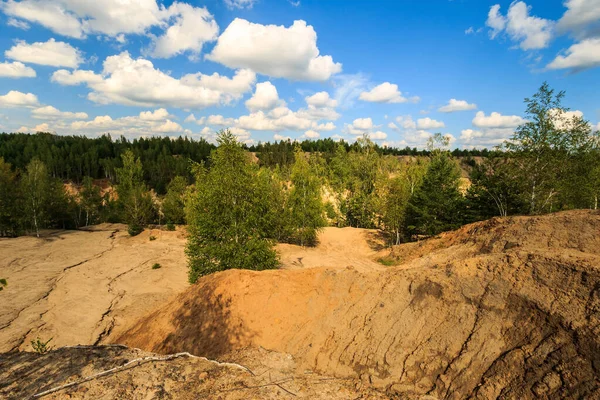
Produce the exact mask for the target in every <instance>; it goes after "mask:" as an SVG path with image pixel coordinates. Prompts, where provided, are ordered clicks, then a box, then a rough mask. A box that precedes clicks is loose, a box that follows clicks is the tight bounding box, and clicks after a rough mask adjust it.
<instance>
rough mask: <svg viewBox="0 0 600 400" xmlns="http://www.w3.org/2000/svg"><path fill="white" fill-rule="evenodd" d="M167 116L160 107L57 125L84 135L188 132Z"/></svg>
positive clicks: (131, 135)
mask: <svg viewBox="0 0 600 400" xmlns="http://www.w3.org/2000/svg"><path fill="white" fill-rule="evenodd" d="M169 117H170V115H169V112H168V111H167V110H165V109H163V108H160V109H156V110H153V111H142V112H140V114H139V115H136V116H128V117H122V118H117V119H113V118H112V117H111V116H109V115H102V116H98V117H95V118H94V119H92V120H88V121H84V120H81V121H74V122H72V123H70V124H69V125H66V124H64V123H63V125H62V126H61V125H58V126H61V128H62V129H61V131H70V132H72V133H78V134H86V135H96V134H101V133H106V132H110V133H114V134H121V135H124V136H128V137H138V136H151V135H154V134H171V133H189V131H185V130H184V129H183V127H182V126H181V125H179V124H178V123H177V122H174V121H172V120H171V119H169ZM59 124H60V122H59Z"/></svg>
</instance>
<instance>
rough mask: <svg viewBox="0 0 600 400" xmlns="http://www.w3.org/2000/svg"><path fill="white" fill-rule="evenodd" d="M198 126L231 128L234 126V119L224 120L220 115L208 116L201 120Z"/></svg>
mask: <svg viewBox="0 0 600 400" xmlns="http://www.w3.org/2000/svg"><path fill="white" fill-rule="evenodd" d="M198 124H200V125H203V124H206V125H212V126H215V125H216V126H227V127H230V128H231V127H233V126H234V125H235V119H234V118H225V117H224V116H222V115H209V116H208V117H207V118H201V119H200V120H199V121H198Z"/></svg>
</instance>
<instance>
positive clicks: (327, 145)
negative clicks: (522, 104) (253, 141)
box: [246, 138, 492, 167]
mask: <svg viewBox="0 0 600 400" xmlns="http://www.w3.org/2000/svg"><path fill="white" fill-rule="evenodd" d="M296 145H299V146H300V148H301V149H302V151H304V152H307V153H319V154H320V155H321V156H322V157H323V158H324V159H325V160H326V161H329V160H330V159H331V158H332V157H333V156H334V155H335V152H336V151H337V149H338V147H339V146H340V145H342V146H343V147H344V149H345V150H346V152H349V151H353V150H354V151H355V150H358V148H359V147H360V144H359V143H358V142H354V143H348V142H345V141H344V140H340V141H335V140H333V139H331V138H325V139H318V140H304V141H302V142H292V140H291V139H288V140H280V141H275V142H274V143H270V142H266V143H261V142H259V143H258V144H257V145H252V146H249V147H246V148H247V149H248V151H251V152H253V153H256V156H257V158H258V160H259V162H260V165H261V166H265V167H274V166H275V165H279V166H280V167H281V166H286V165H291V164H292V163H293V162H294V148H295V146H296ZM373 150H374V151H375V152H377V153H378V154H380V155H382V156H388V155H389V156H414V157H427V156H429V155H430V151H429V150H428V149H420V150H419V149H417V148H416V147H413V148H410V147H408V146H407V147H405V148H403V149H398V148H395V147H387V146H380V145H378V144H377V143H373ZM451 153H452V156H453V157H467V158H472V157H487V156H488V155H490V154H491V153H492V152H490V151H489V150H488V149H485V148H484V149H454V150H452V152H451Z"/></svg>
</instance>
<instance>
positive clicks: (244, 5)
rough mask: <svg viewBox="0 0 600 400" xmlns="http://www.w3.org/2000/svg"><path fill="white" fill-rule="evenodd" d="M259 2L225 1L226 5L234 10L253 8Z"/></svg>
mask: <svg viewBox="0 0 600 400" xmlns="http://www.w3.org/2000/svg"><path fill="white" fill-rule="evenodd" d="M256 1H257V0H224V2H225V5H226V6H227V7H229V8H231V9H233V8H252V7H253V6H254V3H256Z"/></svg>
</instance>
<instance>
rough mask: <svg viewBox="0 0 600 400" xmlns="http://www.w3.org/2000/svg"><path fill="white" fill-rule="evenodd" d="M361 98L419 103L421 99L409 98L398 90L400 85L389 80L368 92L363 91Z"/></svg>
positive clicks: (376, 100)
mask: <svg viewBox="0 0 600 400" xmlns="http://www.w3.org/2000/svg"><path fill="white" fill-rule="evenodd" d="M359 99H361V100H363V101H368V102H372V103H406V102H409V101H410V102H413V103H417V102H419V100H420V99H419V97H412V98H410V99H407V98H406V97H404V96H402V92H400V91H399V90H398V85H396V84H393V83H389V82H384V83H382V84H380V85H377V86H375V87H374V88H373V89H371V90H370V91H368V92H362V93H361V94H360V96H359Z"/></svg>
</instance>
